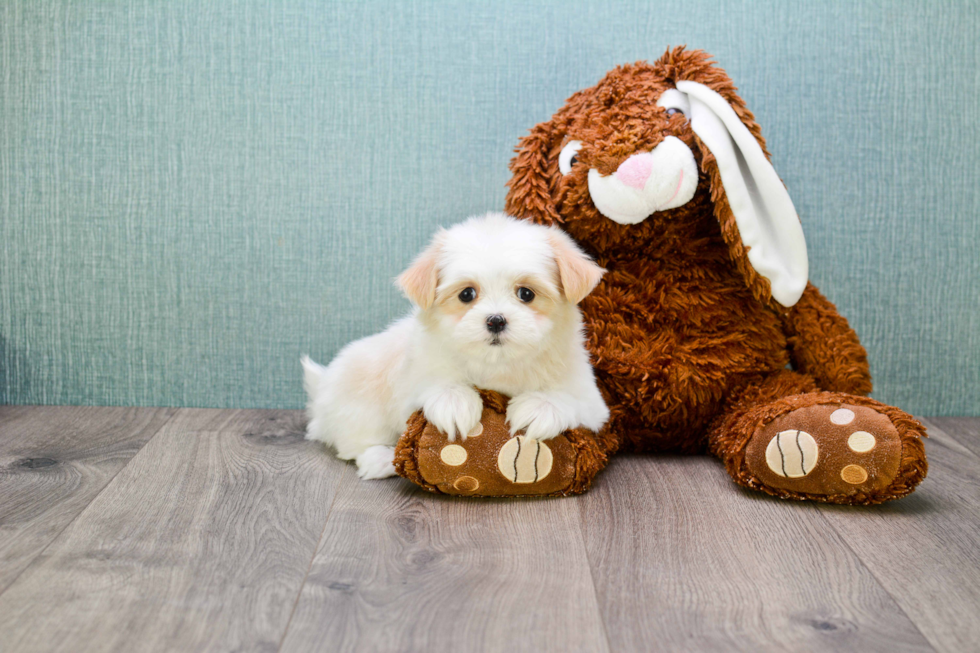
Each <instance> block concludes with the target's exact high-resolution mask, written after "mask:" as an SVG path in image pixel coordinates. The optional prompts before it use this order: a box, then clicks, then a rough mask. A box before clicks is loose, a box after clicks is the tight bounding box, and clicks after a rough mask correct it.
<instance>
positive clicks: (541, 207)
mask: <svg viewBox="0 0 980 653" xmlns="http://www.w3.org/2000/svg"><path fill="white" fill-rule="evenodd" d="M561 138H562V134H561V133H560V132H559V130H558V129H557V128H556V127H555V124H554V121H553V120H552V121H549V122H542V123H540V124H538V125H535V126H534V128H533V129H531V133H530V134H528V135H527V136H525V137H524V138H522V139H521V140H520V143H518V145H517V148H516V149H515V150H514V151H515V152H517V156H515V157H514V158H513V159H511V162H510V171H511V172H512V173H514V174H513V176H512V177H511V178H510V181H508V182H507V187H508V189H509V190H508V191H507V201H506V205H505V210H506V212H507V214H508V215H512V216H514V217H516V218H524V219H525V220H531V221H532V222H536V223H538V224H543V225H552V224H554V223H556V222H562V219H561V217H559V215H558V211H556V210H555V201H554V200H553V199H552V197H551V180H552V179H553V178H554V177H555V175H557V174H558V155H557V153H556V152H555V148H556V146H557V145H558V144H560V141H561Z"/></svg>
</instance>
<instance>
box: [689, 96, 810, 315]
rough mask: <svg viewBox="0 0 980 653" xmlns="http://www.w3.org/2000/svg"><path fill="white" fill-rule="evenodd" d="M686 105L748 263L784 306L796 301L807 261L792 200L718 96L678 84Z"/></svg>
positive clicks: (757, 148)
mask: <svg viewBox="0 0 980 653" xmlns="http://www.w3.org/2000/svg"><path fill="white" fill-rule="evenodd" d="M677 90H679V91H680V92H681V93H683V94H684V95H685V96H687V100H688V101H689V102H690V112H691V113H690V116H689V117H690V120H691V129H693V130H694V133H695V134H697V135H698V138H700V139H701V141H702V142H703V143H704V144H705V145H706V146H707V147H708V149H709V150H711V153H712V154H713V155H714V157H715V160H716V161H717V164H718V172H719V173H720V174H721V183H722V186H724V188H725V195H726V196H727V197H728V204H729V206H730V207H731V209H732V213H733V214H734V216H735V224H736V226H738V232H739V235H740V236H741V238H742V244H743V245H745V247H746V249H748V255H747V256H748V259H749V263H751V265H752V267H753V268H754V269H755V271H756V272H758V273H759V275H760V276H762V277H764V278H766V279H767V280H768V281H769V284H770V286H771V290H772V296H773V299H775V300H776V301H777V302H779V303H780V304H782V305H783V306H787V307H789V306H792V305H793V304H795V303H796V302H797V301H799V299H800V296H801V295H802V294H803V290H804V289H805V288H806V282H807V278H808V276H809V263H808V261H807V254H806V240H805V239H804V237H803V226H802V225H801V224H800V218H799V216H798V215H797V214H796V208H795V207H794V206H793V200H791V199H790V197H789V193H787V192H786V187H785V186H783V182H782V181H781V180H780V179H779V175H777V174H776V170H775V169H774V168H773V167H772V164H771V163H769V160H768V159H766V155H765V153H764V152H763V151H762V148H761V147H760V146H759V142H758V141H757V140H756V139H755V137H754V136H753V135H752V132H750V131H749V130H748V128H747V127H746V126H745V124H744V123H742V121H741V120H740V119H739V117H738V115H737V114H736V113H735V110H734V109H732V107H731V105H729V104H728V102H727V101H726V100H725V98H723V97H722V96H721V95H719V94H718V93H716V92H715V91H713V90H711V89H710V88H708V87H707V86H704V85H703V84H699V83H697V82H690V81H680V82H677Z"/></svg>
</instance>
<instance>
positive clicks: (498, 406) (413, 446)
mask: <svg viewBox="0 0 980 653" xmlns="http://www.w3.org/2000/svg"><path fill="white" fill-rule="evenodd" d="M480 396H481V398H482V399H483V406H484V407H483V414H482V416H481V419H480V423H479V424H477V426H476V427H475V428H474V429H473V430H472V431H471V432H470V433H469V434H468V436H467V438H466V439H465V440H460V441H455V442H450V441H449V440H448V439H447V437H446V435H445V434H444V433H443V432H441V431H440V430H439V429H438V428H436V427H435V425H433V424H431V423H429V422H428V421H427V420H426V419H425V415H424V414H423V413H422V411H418V412H416V413H415V414H414V415H412V417H411V418H410V419H409V421H408V428H407V429H406V431H405V434H404V435H402V437H401V439H400V440H399V441H398V445H397V446H396V447H395V470H396V471H397V473H398V474H400V475H402V476H404V477H405V478H407V479H408V480H410V481H412V482H413V483H416V484H418V485H420V486H421V487H423V488H425V489H427V490H429V491H430V492H436V493H438V494H453V495H459V496H470V497H515V496H564V495H568V494H579V493H581V492H584V491H585V490H587V489H588V488H589V486H590V485H591V484H592V480H593V479H594V478H595V475H596V474H597V473H598V472H599V470H601V469H602V468H603V467H604V466H605V464H606V460H607V454H606V452H607V450H608V446H605V447H604V446H603V440H601V439H599V438H598V437H597V436H596V435H595V434H594V433H592V432H591V431H589V430H587V429H582V428H577V429H570V430H568V431H565V432H563V433H562V434H560V435H558V436H557V437H554V438H550V439H548V440H535V439H532V438H527V437H525V436H524V435H522V434H519V435H517V436H511V434H510V430H509V428H508V424H507V417H506V415H507V403H508V400H507V398H506V397H504V396H503V395H500V394H498V393H495V392H487V391H482V390H481V391H480ZM521 433H523V432H521Z"/></svg>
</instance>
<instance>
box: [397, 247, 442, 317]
mask: <svg viewBox="0 0 980 653" xmlns="http://www.w3.org/2000/svg"><path fill="white" fill-rule="evenodd" d="M441 253H442V238H441V232H440V233H439V234H436V237H435V238H433V240H432V243H430V244H429V246H428V247H427V248H426V249H425V251H424V252H422V253H421V254H419V255H418V258H416V259H415V261H413V262H412V265H411V266H410V267H409V268H408V269H407V270H405V271H404V272H402V273H401V274H400V275H398V278H397V279H396V280H395V283H397V284H398V287H399V288H401V289H402V292H404V293H405V296H406V297H408V298H409V299H410V300H412V301H413V302H415V304H417V305H418V307H419V308H421V309H426V308H429V307H430V306H432V304H433V302H435V300H436V287H437V286H438V285H439V255H440V254H441Z"/></svg>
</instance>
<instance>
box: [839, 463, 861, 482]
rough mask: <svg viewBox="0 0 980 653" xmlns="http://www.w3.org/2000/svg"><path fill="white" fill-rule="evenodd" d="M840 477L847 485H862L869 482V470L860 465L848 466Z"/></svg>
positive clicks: (841, 471) (841, 472)
mask: <svg viewBox="0 0 980 653" xmlns="http://www.w3.org/2000/svg"><path fill="white" fill-rule="evenodd" d="M840 477H841V478H842V479H844V482H845V483H850V484H851V485H860V484H861V483H864V482H865V481H866V480H868V470H866V469H865V468H864V467H861V466H860V465H848V466H847V467H845V468H844V469H842V470H840Z"/></svg>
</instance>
